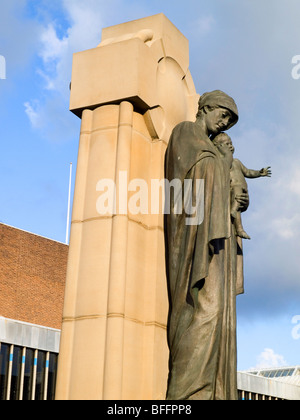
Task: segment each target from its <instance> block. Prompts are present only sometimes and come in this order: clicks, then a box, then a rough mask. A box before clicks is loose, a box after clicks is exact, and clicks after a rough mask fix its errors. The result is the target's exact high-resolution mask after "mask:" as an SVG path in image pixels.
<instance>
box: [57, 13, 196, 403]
mask: <svg viewBox="0 0 300 420" xmlns="http://www.w3.org/2000/svg"><path fill="white" fill-rule="evenodd" d="M197 101H198V95H197V94H196V92H195V88H194V84H193V81H192V78H191V75H190V72H189V51H188V41H187V39H186V38H185V37H184V36H183V35H182V34H181V33H180V32H179V31H178V29H177V28H176V27H175V26H174V25H173V24H172V23H171V22H170V21H169V20H168V19H167V18H166V17H165V16H164V15H163V14H158V15H155V16H151V17H147V18H144V19H140V20H136V21H132V22H128V23H123V24H120V25H117V26H113V27H109V28H105V29H104V30H103V32H102V41H101V43H100V44H99V45H98V46H97V47H96V48H93V49H90V50H87V51H83V52H79V53H76V54H74V57H73V70H72V81H71V97H70V110H71V111H72V112H74V113H75V114H76V115H78V116H79V117H80V118H81V133H80V141H79V151H78V162H77V173H76V184H75V193H74V201H73V211H72V224H71V235H70V250H69V260H68V270H67V279H66V291H65V303H64V312H63V323H62V334H61V345H60V354H59V364H58V377H57V388H56V399H67V400H72V399H86V400H87V399H105V400H111V399H112V400H122V399H133V400H138V399H144V400H145V399H164V398H165V391H166V387H167V375H168V346H167V336H166V325H167V317H168V295H167V284H166V276H165V250H164V231H163V203H162V202H163V199H162V194H161V190H163V184H162V183H159V180H163V178H164V154H165V150H166V146H167V143H168V139H169V136H170V133H171V130H172V129H173V127H174V126H175V125H176V124H177V123H179V122H181V121H183V120H195V114H196V112H197ZM153 180H154V181H153ZM158 186H161V187H162V188H160V189H157V188H156V187H158ZM158 192H160V194H158Z"/></svg>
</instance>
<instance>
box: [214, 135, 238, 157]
mask: <svg viewBox="0 0 300 420" xmlns="http://www.w3.org/2000/svg"><path fill="white" fill-rule="evenodd" d="M212 142H213V144H214V145H215V146H217V145H220V144H221V145H223V144H225V145H226V146H227V147H228V148H229V150H230V151H231V152H232V153H234V147H233V144H232V141H231V138H230V137H229V136H228V134H226V133H223V132H222V133H219V134H217V135H216V136H215V137H213V138H212Z"/></svg>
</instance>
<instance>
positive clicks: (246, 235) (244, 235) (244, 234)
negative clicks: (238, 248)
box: [236, 229, 251, 239]
mask: <svg viewBox="0 0 300 420" xmlns="http://www.w3.org/2000/svg"><path fill="white" fill-rule="evenodd" d="M236 233H237V235H238V236H239V237H240V238H243V239H251V238H250V236H249V235H248V234H247V233H246V232H245V231H244V230H243V229H240V230H238V231H237V232H236Z"/></svg>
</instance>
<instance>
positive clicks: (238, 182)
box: [212, 133, 271, 239]
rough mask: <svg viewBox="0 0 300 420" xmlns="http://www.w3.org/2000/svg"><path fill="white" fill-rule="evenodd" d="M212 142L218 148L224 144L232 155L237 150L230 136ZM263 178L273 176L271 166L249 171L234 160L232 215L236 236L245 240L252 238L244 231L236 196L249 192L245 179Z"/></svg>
mask: <svg viewBox="0 0 300 420" xmlns="http://www.w3.org/2000/svg"><path fill="white" fill-rule="evenodd" d="M212 141H213V144H214V145H215V146H217V147H218V146H219V145H221V144H223V145H225V146H227V147H228V148H229V149H230V151H231V152H232V154H233V153H234V150H235V149H234V147H233V144H232V141H231V138H230V137H229V136H228V134H226V133H220V134H218V135H217V136H216V137H214V138H213V139H212ZM261 176H268V177H270V176H271V170H270V166H268V167H266V168H262V169H260V170H255V169H248V168H246V166H244V165H243V164H242V162H241V161H240V160H239V159H233V161H232V165H231V169H230V188H231V196H232V201H231V210H230V214H231V217H232V218H233V221H234V226H235V231H236V234H237V235H238V236H240V237H241V238H244V239H250V236H249V235H248V233H246V232H245V231H244V228H243V224H242V217H241V211H240V204H239V202H238V201H237V200H235V196H236V195H237V194H239V193H242V192H248V185H247V182H246V180H245V178H259V177H261Z"/></svg>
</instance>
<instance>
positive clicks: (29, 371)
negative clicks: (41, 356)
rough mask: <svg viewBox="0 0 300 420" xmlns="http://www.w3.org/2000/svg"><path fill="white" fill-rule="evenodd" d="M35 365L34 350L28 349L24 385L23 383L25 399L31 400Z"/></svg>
mask: <svg viewBox="0 0 300 420" xmlns="http://www.w3.org/2000/svg"><path fill="white" fill-rule="evenodd" d="M33 365H34V350H32V349H28V348H27V349H26V355H25V370H24V385H23V400H24V401H28V400H31V395H32V382H33Z"/></svg>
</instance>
